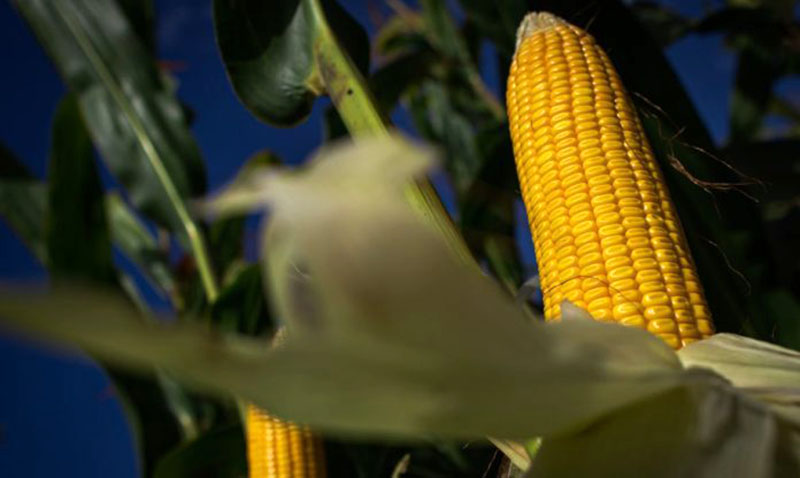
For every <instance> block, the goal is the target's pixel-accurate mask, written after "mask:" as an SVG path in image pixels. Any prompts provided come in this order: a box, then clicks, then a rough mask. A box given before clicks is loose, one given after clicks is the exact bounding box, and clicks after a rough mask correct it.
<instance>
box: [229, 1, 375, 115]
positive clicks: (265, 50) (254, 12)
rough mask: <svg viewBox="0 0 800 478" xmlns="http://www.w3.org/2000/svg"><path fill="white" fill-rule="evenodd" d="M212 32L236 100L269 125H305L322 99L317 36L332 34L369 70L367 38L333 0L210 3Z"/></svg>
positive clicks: (361, 67)
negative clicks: (315, 105) (212, 4)
mask: <svg viewBox="0 0 800 478" xmlns="http://www.w3.org/2000/svg"><path fill="white" fill-rule="evenodd" d="M214 28H215V32H216V36H217V44H218V45H219V49H220V53H221V54H222V60H223V62H224V63H225V68H226V70H227V72H228V77H229V78H230V80H231V83H232V85H233V88H234V90H235V91H236V94H237V96H238V97H239V99H240V100H241V101H242V103H243V104H244V105H245V106H246V107H247V108H248V109H249V110H250V111H251V112H252V113H253V114H254V115H255V116H256V117H258V118H259V119H261V120H263V121H266V122H268V123H271V124H275V125H281V126H291V125H293V124H296V123H298V122H300V121H302V120H304V119H305V118H306V116H308V114H309V113H310V112H311V106H312V105H313V103H314V100H315V98H316V97H317V96H320V95H322V94H325V84H324V82H323V79H322V75H324V74H325V73H324V72H322V71H320V68H322V67H321V65H320V64H319V55H320V47H321V45H322V40H321V39H320V38H321V36H322V35H330V33H331V31H332V32H333V33H334V34H335V35H336V38H337V39H338V40H339V41H340V42H341V44H342V46H343V47H344V48H345V50H347V51H348V52H349V54H350V57H351V58H352V59H353V61H354V62H355V63H356V65H357V66H358V67H359V68H360V69H361V71H362V72H366V71H367V69H368V65H369V40H368V38H367V35H366V32H364V30H363V28H361V26H360V25H359V24H358V23H357V22H356V21H355V20H354V19H353V18H352V17H350V16H349V15H348V14H347V12H346V11H345V10H344V9H342V7H341V6H339V5H338V3H337V2H336V1H335V0H279V1H273V2H262V1H259V0H246V1H236V0H214ZM329 30H330V31H329Z"/></svg>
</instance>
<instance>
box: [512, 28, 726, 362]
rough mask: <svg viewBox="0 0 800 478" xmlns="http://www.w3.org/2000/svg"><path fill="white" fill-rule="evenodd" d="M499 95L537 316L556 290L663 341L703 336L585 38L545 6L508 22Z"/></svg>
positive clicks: (625, 100)
mask: <svg viewBox="0 0 800 478" xmlns="http://www.w3.org/2000/svg"><path fill="white" fill-rule="evenodd" d="M507 104H508V116H509V126H510V131H511V137H512V142H513V145H514V158H515V161H516V165H517V173H518V175H519V180H520V186H521V188H522V196H523V200H524V201H525V206H526V210H527V212H528V217H529V219H530V227H531V233H532V235H533V242H534V245H535V246H536V257H537V262H538V264H539V276H540V277H541V278H542V289H543V292H544V301H545V317H546V318H547V319H556V318H558V317H560V314H561V310H560V303H561V301H562V300H563V299H565V298H568V299H570V300H571V301H573V302H575V303H576V304H578V305H580V306H584V304H585V306H584V307H585V308H587V309H588V310H589V312H590V313H591V314H592V315H593V316H594V317H595V318H596V319H600V320H607V319H613V320H616V321H618V322H621V323H623V324H625V325H629V326H632V327H640V328H643V329H646V330H649V331H650V332H652V333H654V334H656V335H657V336H659V337H661V338H662V339H664V340H665V341H666V342H667V343H668V344H670V345H671V346H672V347H674V348H680V347H681V346H682V345H685V344H688V343H690V342H692V341H694V340H697V339H700V338H703V337H707V336H708V335H710V334H712V333H713V325H712V323H711V317H710V314H709V312H708V307H707V305H706V300H705V296H704V293H703V290H702V288H701V286H700V283H699V280H698V278H697V273H696V271H695V266H694V262H693V261H692V258H691V257H690V255H689V252H688V251H689V247H688V246H687V244H686V239H685V237H684V234H683V230H682V229H681V226H680V224H679V222H678V220H677V217H678V215H677V213H676V212H675V208H674V205H673V203H672V201H671V199H670V197H669V193H668V191H667V187H666V184H665V182H664V178H663V175H662V172H661V170H660V169H659V166H658V164H657V163H656V160H655V156H654V155H653V152H652V150H651V148H650V145H649V143H648V141H647V138H646V136H645V133H644V129H643V127H642V124H641V121H640V120H639V117H638V116H637V114H636V112H635V109H634V107H633V104H632V103H631V101H630V98H629V97H628V94H627V93H626V92H625V90H624V88H623V86H622V82H621V81H620V78H619V75H618V74H617V72H616V70H615V69H614V67H613V65H612V64H611V61H610V60H609V58H608V56H607V55H606V54H605V52H604V51H603V50H602V49H601V48H600V46H598V45H597V43H595V40H594V39H593V38H592V36H591V35H589V34H588V33H586V32H585V31H583V30H581V29H580V28H578V27H576V26H574V25H570V24H569V23H567V22H565V21H564V20H562V19H560V18H558V17H556V16H554V15H551V14H548V13H532V14H529V15H528V16H527V17H526V18H525V20H524V21H523V22H522V25H521V26H520V29H519V32H518V36H517V51H516V53H515V55H514V61H513V63H512V65H511V73H510V75H509V77H508V90H507Z"/></svg>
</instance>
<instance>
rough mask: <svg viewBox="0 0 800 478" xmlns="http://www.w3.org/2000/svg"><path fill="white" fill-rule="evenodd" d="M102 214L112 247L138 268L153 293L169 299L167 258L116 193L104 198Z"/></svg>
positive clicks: (171, 290) (172, 284)
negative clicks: (104, 213) (106, 218)
mask: <svg viewBox="0 0 800 478" xmlns="http://www.w3.org/2000/svg"><path fill="white" fill-rule="evenodd" d="M105 210H106V215H107V216H108V222H109V228H110V230H111V239H112V241H113V244H114V245H115V246H116V247H118V248H119V250H120V251H121V252H122V253H123V254H124V255H125V256H127V257H128V258H129V259H130V260H131V261H133V262H134V263H135V264H136V265H137V266H138V267H139V269H140V270H141V271H142V273H143V274H144V276H145V277H146V278H147V279H148V280H149V281H150V283H151V284H152V285H153V286H154V287H155V289H156V290H157V291H160V292H161V293H163V294H166V295H167V296H173V295H174V293H175V279H174V277H173V274H172V270H171V269H170V265H169V257H167V254H166V252H165V251H164V250H163V249H162V248H161V247H160V246H159V245H158V243H157V241H156V239H155V237H153V234H152V233H151V232H150V230H148V228H147V226H146V225H145V224H144V223H143V222H142V220H141V219H140V218H139V217H138V216H137V214H136V213H135V212H134V211H133V210H132V209H131V207H130V206H129V205H128V204H127V203H126V202H125V201H124V200H123V199H122V197H120V195H119V194H117V193H114V192H111V193H108V194H106V196H105Z"/></svg>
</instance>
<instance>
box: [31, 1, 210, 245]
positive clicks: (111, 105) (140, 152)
mask: <svg viewBox="0 0 800 478" xmlns="http://www.w3.org/2000/svg"><path fill="white" fill-rule="evenodd" d="M17 7H18V8H19V10H20V12H21V13H22V15H23V17H24V18H25V19H26V20H27V22H28V23H29V25H30V26H31V28H32V29H33V31H34V32H35V33H36V35H37V37H38V38H39V40H40V42H41V43H42V45H43V46H44V48H45V49H46V50H47V52H48V53H49V55H50V57H51V58H52V60H53V62H54V63H55V64H56V66H57V67H58V69H59V71H60V72H61V75H62V77H63V78H64V80H65V81H66V83H67V85H68V86H69V87H70V89H71V90H72V91H73V92H74V93H75V94H76V95H77V96H78V98H79V101H80V105H81V110H82V112H83V117H84V119H85V121H86V124H87V127H88V129H89V131H90V133H91V135H92V137H93V138H94V141H95V143H96V144H97V146H98V147H99V149H100V151H101V153H102V156H103V159H104V160H105V162H106V164H107V165H108V167H109V169H110V170H111V171H112V173H113V174H114V175H115V176H116V178H117V179H118V180H119V181H120V183H122V184H123V185H124V186H125V188H126V189H127V191H128V194H129V197H130V198H131V201H132V202H133V204H134V205H135V206H136V207H137V209H139V210H140V211H142V212H143V213H144V214H146V215H147V216H149V217H150V218H152V219H155V220H157V221H158V222H160V223H161V224H163V225H167V226H169V227H170V228H171V229H172V230H173V231H176V232H177V233H178V235H179V237H181V238H184V239H186V238H187V234H188V235H189V236H191V235H192V234H191V233H190V232H189V231H187V222H188V220H189V219H188V215H187V214H186V211H185V204H184V201H185V200H186V198H188V197H191V196H195V195H199V194H202V193H203V192H204V188H205V170H204V166H203V163H202V160H201V157H200V152H199V149H198V147H197V144H196V143H195V140H194V138H193V137H192V136H191V133H190V132H189V129H188V127H187V125H186V121H185V118H184V115H183V110H182V109H181V106H180V104H179V103H178V101H177V100H176V99H175V96H174V95H173V92H172V90H171V88H170V87H169V86H168V85H167V84H166V83H165V81H164V80H163V78H162V76H161V74H160V73H159V72H158V70H157V69H156V65H155V62H154V60H153V58H152V56H151V55H150V54H149V53H148V51H147V49H146V47H145V46H144V45H143V43H142V41H141V40H140V38H138V37H137V35H136V33H135V32H134V30H133V29H132V27H131V25H130V23H129V22H128V19H126V17H125V15H124V12H123V11H122V10H121V9H120V8H119V7H118V6H117V5H116V3H115V2H105V1H98V0H68V1H67V0H60V1H56V2H50V1H44V0H32V1H23V2H17ZM190 227H191V226H190Z"/></svg>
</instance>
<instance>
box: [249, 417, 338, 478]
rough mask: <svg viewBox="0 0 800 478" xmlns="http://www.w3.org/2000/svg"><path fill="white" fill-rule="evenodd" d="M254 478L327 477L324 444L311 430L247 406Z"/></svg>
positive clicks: (251, 468)
mask: <svg viewBox="0 0 800 478" xmlns="http://www.w3.org/2000/svg"><path fill="white" fill-rule="evenodd" d="M246 416H247V418H246V424H245V425H246V433H247V462H248V466H249V469H250V475H249V476H250V478H324V477H325V459H324V455H323V450H322V442H321V440H320V439H319V437H317V436H315V435H313V434H312V433H311V431H310V430H309V429H308V427H302V426H298V425H295V424H294V423H287V422H283V421H281V420H278V419H277V418H275V417H272V416H270V415H269V414H267V413H266V412H264V411H263V410H260V409H259V408H258V407H256V406H255V405H252V404H248V405H247V411H246Z"/></svg>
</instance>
